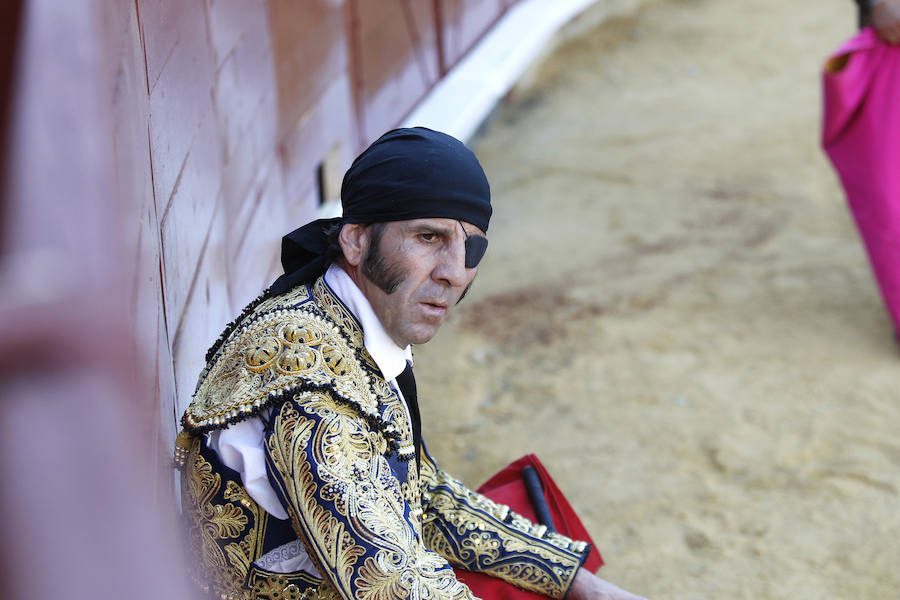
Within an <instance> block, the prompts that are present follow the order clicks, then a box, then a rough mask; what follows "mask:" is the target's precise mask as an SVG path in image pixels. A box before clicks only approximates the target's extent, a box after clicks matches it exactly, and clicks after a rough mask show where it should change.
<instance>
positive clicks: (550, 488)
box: [455, 454, 603, 600]
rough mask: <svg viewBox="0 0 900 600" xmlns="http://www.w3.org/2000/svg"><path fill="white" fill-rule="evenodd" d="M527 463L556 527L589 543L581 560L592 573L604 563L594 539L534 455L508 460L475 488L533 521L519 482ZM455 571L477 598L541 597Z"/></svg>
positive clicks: (523, 599) (513, 599) (526, 599)
mask: <svg viewBox="0 0 900 600" xmlns="http://www.w3.org/2000/svg"><path fill="white" fill-rule="evenodd" d="M527 465H531V466H532V467H534V469H535V470H536V471H537V473H538V476H539V477H540V479H541V484H542V485H543V487H544V497H545V498H546V499H547V505H548V506H549V507H550V513H551V515H552V516H553V523H554V524H555V525H556V530H557V531H558V532H559V533H561V534H563V535H567V536H569V537H570V538H573V539H576V540H582V541H585V542H590V544H591V551H590V554H588V557H587V560H585V562H584V568H586V569H587V570H588V571H590V572H591V573H593V572H595V571H596V570H597V569H599V568H600V565H602V564H603V558H602V557H601V556H600V553H599V552H598V551H597V549H596V547H595V546H594V542H593V540H592V539H591V536H590V535H588V532H587V530H586V529H585V528H584V525H582V524H581V519H579V518H578V515H577V514H575V511H574V510H572V506H571V505H570V504H569V501H568V500H566V497H565V496H564V495H563V493H562V492H561V491H560V490H559V488H558V487H557V486H556V482H554V481H553V478H552V477H550V474H549V473H548V472H547V469H545V468H544V465H542V464H541V461H540V460H538V457H537V456H535V455H534V454H527V455H525V456H523V457H522V458H520V459H519V460H517V461H515V462H514V463H511V464H510V465H509V466H507V467H506V468H505V469H503V470H502V471H500V472H499V473H497V474H496V475H494V476H493V477H491V478H490V479H489V480H488V481H487V483H485V484H484V485H482V486H481V487H480V488H478V491H479V492H480V493H482V494H484V495H485V496H487V497H488V498H490V499H491V500H494V501H495V502H499V503H500V504H506V505H507V506H509V507H510V508H512V509H513V510H514V511H515V512H517V513H519V514H520V515H522V516H523V517H526V518H528V519H531V520H532V521H536V520H537V518H536V517H535V514H534V509H533V508H532V507H531V502H530V501H529V500H528V493H527V492H526V491H525V484H524V483H523V482H522V469H523V468H524V467H525V466H527ZM455 571H456V577H457V578H458V579H459V580H460V581H462V582H463V583H465V584H466V585H467V586H469V588H470V589H471V590H472V593H473V594H475V595H476V596H478V597H480V598H488V599H490V600H536V599H538V598H543V596H541V595H539V594H535V593H532V592H525V591H523V590H520V589H519V588H517V587H515V586H512V585H510V584H508V583H506V582H504V581H501V580H499V579H496V578H494V577H491V576H489V575H482V574H481V573H470V572H469V571H463V570H461V569H455Z"/></svg>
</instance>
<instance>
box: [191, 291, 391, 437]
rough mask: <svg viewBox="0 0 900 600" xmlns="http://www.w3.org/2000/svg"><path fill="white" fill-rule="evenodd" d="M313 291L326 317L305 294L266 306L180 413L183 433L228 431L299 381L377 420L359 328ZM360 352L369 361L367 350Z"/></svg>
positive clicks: (214, 365) (250, 320) (229, 344)
mask: <svg viewBox="0 0 900 600" xmlns="http://www.w3.org/2000/svg"><path fill="white" fill-rule="evenodd" d="M301 287H302V286H301ZM302 289H304V290H305V289H306V288H305V287H303V288H302ZM314 290H316V291H317V294H318V296H317V297H322V298H328V301H327V302H325V305H326V306H327V307H328V311H327V313H328V314H327V316H326V315H323V314H321V312H320V311H318V310H317V309H316V306H315V305H313V304H312V303H309V302H305V303H304V302H303V301H304V300H308V299H309V297H308V295H307V296H305V297H304V296H303V295H302V294H300V293H299V292H297V291H293V292H292V293H291V294H287V295H286V296H285V297H281V296H279V297H277V298H273V299H270V300H267V301H265V302H263V303H262V304H260V306H259V307H257V308H256V310H255V311H254V312H253V313H252V314H251V315H250V316H248V317H247V319H246V320H245V321H246V324H245V325H244V326H243V327H242V328H241V329H240V330H238V331H236V332H235V333H234V334H232V336H231V338H230V339H229V340H227V341H226V343H225V344H224V345H223V347H222V349H221V350H220V352H219V355H218V358H217V359H216V360H215V361H214V362H213V363H212V364H211V365H210V366H209V367H208V369H207V370H205V371H204V372H203V374H202V375H201V377H200V382H199V384H198V386H197V391H196V393H195V394H194V399H193V401H192V402H191V404H190V406H189V407H188V409H187V411H186V412H185V418H184V421H185V426H186V427H187V428H188V429H190V430H194V429H198V428H202V429H209V428H221V427H225V426H226V425H227V424H228V423H229V422H231V421H234V420H238V419H240V418H242V417H243V416H245V415H247V414H249V413H252V412H253V411H255V410H257V409H258V407H260V406H262V405H263V404H264V403H265V402H266V401H267V399H268V398H269V397H270V396H272V395H275V396H277V395H280V394H283V393H284V392H286V391H287V390H289V389H291V387H292V386H294V385H297V384H298V383H301V382H303V383H305V384H306V385H310V386H320V387H330V388H333V389H335V390H336V391H337V393H338V394H339V395H340V396H342V397H344V398H348V399H352V400H353V401H355V402H358V403H359V407H360V410H361V411H362V412H363V414H365V415H367V416H369V417H377V416H379V415H378V412H379V411H378V397H379V396H378V394H376V393H373V390H372V389H371V386H372V384H373V379H376V378H373V377H370V375H369V374H368V372H367V371H366V370H365V369H364V368H363V365H362V364H361V363H360V361H359V359H358V358H357V353H356V352H355V350H354V349H355V348H362V332H361V330H360V329H359V324H358V323H356V321H355V320H354V319H353V317H352V315H350V314H349V312H348V311H347V310H346V308H344V307H343V306H342V305H341V304H340V302H339V301H338V300H337V299H336V298H334V296H333V295H332V294H331V293H330V292H327V291H326V288H325V285H324V283H323V282H322V281H321V280H319V281H318V282H317V283H316V285H315V286H314ZM278 299H281V300H280V301H278ZM298 301H300V305H299V306H295V304H297V302H298ZM331 319H334V321H332V320H331ZM335 323H337V324H335ZM341 332H344V334H345V335H347V337H348V338H349V341H348V339H346V338H345V337H344V336H343V335H341ZM360 355H361V356H362V357H363V360H364V362H365V363H366V364H370V362H371V357H369V356H368V353H367V352H365V351H361V352H360ZM371 364H374V362H371ZM370 366H371V365H370ZM383 385H386V384H383ZM381 391H383V390H382V389H379V392H381ZM388 395H390V394H388Z"/></svg>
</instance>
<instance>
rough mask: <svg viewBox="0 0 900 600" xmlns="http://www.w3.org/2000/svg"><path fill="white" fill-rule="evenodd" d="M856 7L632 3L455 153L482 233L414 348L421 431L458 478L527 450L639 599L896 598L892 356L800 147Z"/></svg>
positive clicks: (860, 272)
mask: <svg viewBox="0 0 900 600" xmlns="http://www.w3.org/2000/svg"><path fill="white" fill-rule="evenodd" d="M601 2H602V0H601ZM601 9H602V7H601V8H599V9H594V10H601ZM854 21H855V13H854V8H853V3H852V2H850V0H826V1H822V2H784V1H782V0H754V1H753V2H745V1H739V0H658V1H656V2H652V3H647V4H645V5H644V6H643V8H641V9H640V10H636V11H631V12H630V13H628V14H624V15H620V16H618V17H616V18H614V19H612V20H609V21H607V22H606V23H604V24H602V25H600V26H598V27H594V28H588V29H585V27H583V26H582V27H581V34H580V35H578V36H576V37H575V38H573V39H569V40H568V41H567V42H565V43H563V44H562V45H561V46H560V47H558V49H557V50H556V51H555V52H554V53H553V54H552V55H551V56H550V57H549V58H548V59H547V60H546V61H545V62H544V63H543V64H541V65H540V66H539V67H537V68H536V69H535V71H534V73H532V74H531V76H530V77H528V78H527V80H528V84H523V85H522V86H521V87H520V88H519V89H517V90H515V92H514V93H513V94H512V95H511V97H510V100H509V101H508V102H507V103H506V104H505V105H504V106H502V107H501V108H500V109H498V111H497V112H496V114H495V115H494V117H493V118H492V119H491V120H490V121H489V122H488V123H487V124H486V126H485V127H484V129H483V132H482V133H481V135H480V136H479V138H478V139H477V140H476V142H475V143H474V148H475V150H476V152H477V153H478V155H479V156H480V158H481V159H482V160H483V163H484V165H485V168H486V171H487V173H488V176H489V178H490V180H491V183H492V189H493V193H494V198H495V200H494V203H495V217H494V219H493V221H492V224H491V230H490V239H491V246H490V250H489V252H488V256H487V258H486V259H485V262H484V263H483V266H482V268H481V270H480V273H479V275H478V281H477V282H476V285H475V287H474V288H473V290H472V293H471V294H470V297H469V298H467V299H466V300H465V301H464V302H463V304H461V305H460V306H459V308H458V310H457V312H456V313H455V314H454V315H453V316H452V318H451V320H450V322H449V323H448V325H447V326H446V327H445V329H444V330H442V331H441V333H440V334H439V335H438V337H437V338H436V339H435V340H434V341H432V342H431V343H430V344H428V345H427V346H423V347H421V348H418V349H417V351H416V361H417V368H416V372H417V377H418V380H419V388H420V397H421V398H422V402H423V407H422V408H423V415H424V419H425V435H426V439H427V440H428V442H429V447H430V449H431V451H432V453H433V454H435V455H436V456H437V457H438V458H439V459H440V460H441V461H442V463H443V465H444V467H445V468H447V470H449V471H451V472H453V473H455V474H456V475H457V476H459V477H461V478H462V479H463V480H464V481H466V482H467V483H469V484H471V485H473V486H477V485H478V484H480V483H481V482H482V481H483V480H485V479H486V478H487V477H488V476H489V475H490V474H491V473H493V472H494V471H496V470H498V469H499V468H501V467H502V466H504V465H505V464H506V463H508V462H509V461H511V460H513V459H515V458H517V457H519V456H520V455H522V454H524V453H527V452H535V453H537V454H538V455H539V456H540V457H541V459H542V460H543V461H544V463H545V464H546V465H547V467H548V468H549V470H550V472H551V473H552V474H553V475H554V476H555V478H556V479H557V482H558V483H559V484H560V487H562V489H563V490H565V491H566V492H567V493H568V494H569V496H570V499H571V501H572V503H573V505H574V506H575V507H576V509H577V510H579V512H580V513H581V515H582V516H583V519H584V521H585V523H586V525H587V526H588V529H589V530H590V531H591V532H592V534H593V536H594V539H595V541H596V542H597V544H598V546H599V548H600V550H601V551H602V552H603V554H604V557H605V559H606V562H607V565H606V566H604V567H603V569H601V575H602V576H604V577H605V578H607V579H609V580H611V581H614V582H616V583H618V584H619V585H621V586H623V587H625V588H627V589H630V590H632V591H634V592H637V593H640V594H643V595H646V596H648V597H649V598H652V599H663V598H666V599H683V600H686V599H691V600H694V599H706V598H729V599H732V598H739V599H741V598H747V599H750V598H752V599H754V600H759V599H774V598H790V599H793V600H797V599H801V600H802V599H824V598H829V599H830V598H848V599H849V598H852V599H869V598H871V599H879V600H882V599H885V598H900V591H898V590H900V568H898V566H897V565H898V564H900V542H898V540H900V498H898V486H900V440H898V437H897V435H896V431H897V424H898V423H900V403H898V398H897V391H898V390H900V349H898V347H897V345H896V344H895V342H894V340H893V339H892V333H891V326H890V323H889V320H888V317H887V315H886V313H885V311H884V309H883V306H882V304H881V300H880V297H879V296H878V292H877V290H876V288H875V285H874V283H873V280H872V277H871V274H870V271H869V268H868V264H867V262H866V260H865V257H864V254H863V250H862V248H861V246H860V243H859V240H858V238H857V235H856V232H855V230H854V228H853V226H852V223H851V221H850V218H849V216H848V213H847V210H846V207H845V204H844V199H843V194H842V192H841V190H840V188H839V186H838V183H837V180H836V177H835V176H834V174H833V172H832V170H831V168H830V165H829V164H828V163H827V162H826V159H825V158H824V157H823V155H822V153H821V152H820V150H819V147H818V135H819V134H818V126H819V118H820V95H819V70H820V66H821V64H822V61H823V59H824V57H825V56H826V55H827V54H828V53H829V52H830V51H831V50H832V49H834V48H835V47H836V46H837V45H838V44H839V43H840V42H841V41H842V40H843V39H845V38H846V37H849V36H850V35H852V34H853V31H854ZM582 25H583V22H582Z"/></svg>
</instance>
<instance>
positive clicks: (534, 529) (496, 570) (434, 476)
mask: <svg viewBox="0 0 900 600" xmlns="http://www.w3.org/2000/svg"><path fill="white" fill-rule="evenodd" d="M420 485H421V488H422V496H423V510H424V517H423V535H424V539H425V544H426V546H428V547H429V548H431V549H432V550H434V551H436V552H438V553H439V554H440V555H441V556H443V557H444V558H446V559H447V560H448V561H449V562H450V563H451V564H452V565H454V566H455V567H459V568H462V569H465V570H467V571H475V572H479V573H485V574H487V575H492V576H494V577H497V578H499V579H502V580H504V581H507V582H509V583H511V584H513V585H515V586H516V587H519V588H522V589H525V590H528V591H531V592H536V593H539V594H542V595H544V596H548V597H550V598H563V597H565V595H566V594H567V593H568V590H569V587H570V586H571V585H572V581H573V580H574V579H575V575H576V573H577V572H578V569H579V568H580V567H581V565H582V564H583V563H584V561H585V559H586V558H587V555H588V552H589V551H590V545H589V544H587V543H585V542H580V541H575V540H572V539H571V538H568V537H566V536H563V535H559V534H557V533H553V532H548V531H547V528H546V527H545V526H544V525H539V524H535V523H532V522H531V521H529V520H528V519H526V518H524V517H522V516H521V515H518V514H516V513H515V512H513V511H512V510H510V509H509V507H508V506H504V505H502V504H497V503H496V502H494V501H492V500H490V499H489V498H487V497H485V496H483V495H482V494H479V493H477V492H473V491H471V490H470V489H468V488H467V487H465V486H464V485H463V484H461V483H460V482H459V481H457V480H456V479H454V478H453V477H451V476H449V475H448V474H447V473H445V472H444V471H442V470H440V469H439V468H438V467H437V465H436V464H435V462H434V460H433V459H432V458H431V456H429V455H428V453H427V452H425V451H423V452H422V467H421V474H420Z"/></svg>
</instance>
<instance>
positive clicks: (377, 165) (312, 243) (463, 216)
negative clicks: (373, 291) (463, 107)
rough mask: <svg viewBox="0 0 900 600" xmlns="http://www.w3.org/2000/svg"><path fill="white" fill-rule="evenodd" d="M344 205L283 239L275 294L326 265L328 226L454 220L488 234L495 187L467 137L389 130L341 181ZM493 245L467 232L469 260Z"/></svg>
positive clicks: (472, 262) (318, 272) (316, 274)
mask: <svg viewBox="0 0 900 600" xmlns="http://www.w3.org/2000/svg"><path fill="white" fill-rule="evenodd" d="M341 205H342V207H343V216H342V217H339V218H336V219H319V220H318V221H313V222H312V223H308V224H306V225H304V226H303V227H300V228H299V229H296V230H294V231H292V232H291V233H289V234H287V235H286V236H284V238H282V241H281V264H282V266H283V267H284V273H285V274H284V275H282V276H281V277H279V278H278V279H277V280H276V281H275V283H274V284H272V287H271V289H270V292H271V293H272V294H281V293H283V292H286V291H287V290H289V289H291V288H292V287H294V286H296V285H299V284H301V283H307V282H309V281H313V280H315V279H316V278H317V277H319V276H320V275H322V274H323V273H324V272H325V271H326V269H327V268H328V264H329V263H328V261H327V260H326V259H325V256H324V254H325V250H326V248H327V246H328V241H327V239H326V235H325V231H326V230H327V229H328V228H329V226H331V225H337V224H343V223H363V224H368V223H386V222H389V221H407V220H410V219H430V218H447V219H456V220H458V221H465V222H468V223H471V224H472V225H475V226H476V227H478V228H479V229H481V230H482V231H485V232H487V228H488V222H489V221H490V218H491V190H490V187H489V185H488V181H487V177H485V175H484V170H483V169H482V168H481V165H480V164H479V163H478V159H477V158H476V157H475V154H473V153H472V151H471V150H469V149H468V148H466V146H465V145H464V144H463V143H462V142H460V141H459V140H457V139H456V138H454V137H452V136H449V135H447V134H446V133H440V132H438V131H432V130H431V129H426V128H424V127H415V128H412V129H395V130H393V131H389V132H387V133H386V134H384V135H383V136H381V137H380V138H378V139H377V140H375V142H373V143H372V145H371V146H369V147H368V148H367V149H366V150H365V151H364V152H363V153H362V154H360V155H359V156H358V157H357V158H356V160H354V161H353V164H352V165H351V166H350V168H349V169H348V170H347V173H346V174H345V175H344V181H343V184H342V185H341ZM486 248H487V239H485V238H484V237H483V236H467V239H466V266H467V267H469V268H471V267H474V266H475V265H476V264H478V260H479V259H480V258H481V256H482V255H483V254H484V251H485V249H486Z"/></svg>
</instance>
